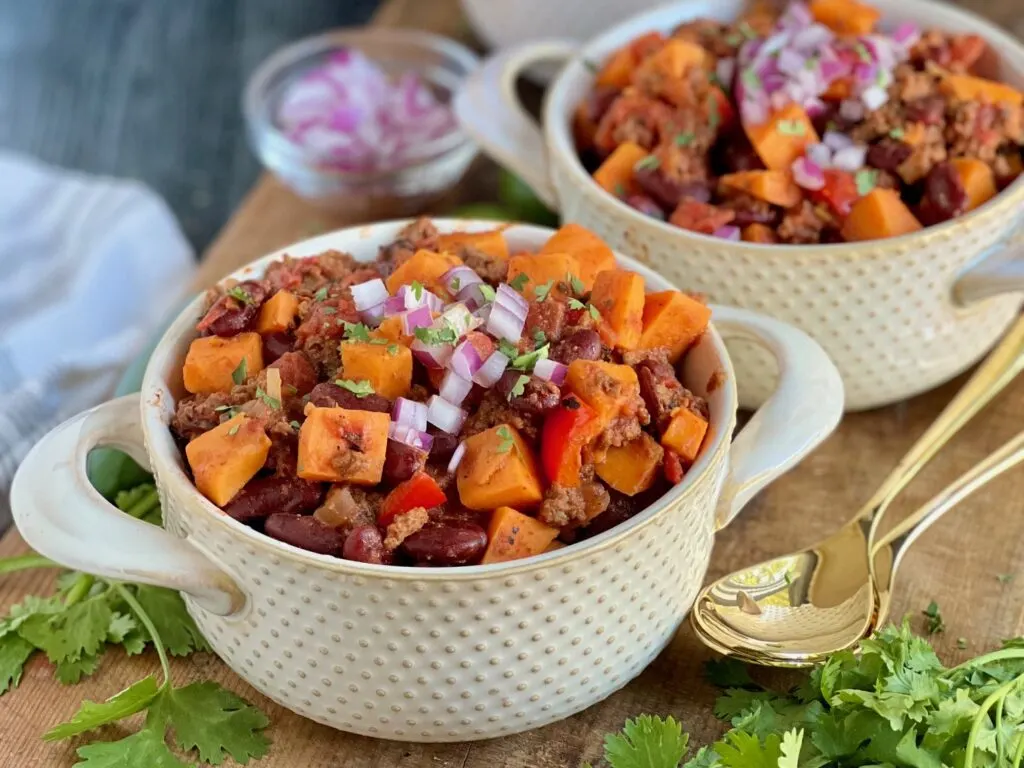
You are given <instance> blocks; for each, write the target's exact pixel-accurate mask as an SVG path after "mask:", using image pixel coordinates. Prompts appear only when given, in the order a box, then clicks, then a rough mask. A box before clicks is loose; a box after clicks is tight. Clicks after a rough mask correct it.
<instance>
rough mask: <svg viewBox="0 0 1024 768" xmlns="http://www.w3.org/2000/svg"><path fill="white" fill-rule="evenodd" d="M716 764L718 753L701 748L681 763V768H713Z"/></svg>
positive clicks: (707, 748)
mask: <svg viewBox="0 0 1024 768" xmlns="http://www.w3.org/2000/svg"><path fill="white" fill-rule="evenodd" d="M718 764H719V762H718V753H717V752H715V750H713V749H711V747H701V748H700V749H698V750H697V751H696V752H695V753H694V754H693V757H691V758H690V759H689V760H687V761H686V762H685V763H683V768H715V766H716V765H718Z"/></svg>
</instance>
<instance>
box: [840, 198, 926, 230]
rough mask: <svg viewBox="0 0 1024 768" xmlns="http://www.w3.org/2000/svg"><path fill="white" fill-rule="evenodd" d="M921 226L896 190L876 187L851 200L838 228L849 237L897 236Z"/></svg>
mask: <svg viewBox="0 0 1024 768" xmlns="http://www.w3.org/2000/svg"><path fill="white" fill-rule="evenodd" d="M919 229H921V222H919V221H918V220H917V219H916V218H914V214H912V213H911V212H910V209H909V208H907V206H906V204H905V203H904V202H903V201H902V200H901V199H900V195H899V193H898V192H896V191H895V190H892V189H883V188H882V187H875V188H874V189H872V190H871V191H870V192H868V193H867V194H866V195H864V197H862V198H861V199H860V200H858V201H857V202H856V203H854V204H853V207H852V208H851V209H850V214H849V215H848V216H847V217H846V221H844V222H843V226H842V228H841V229H840V232H841V233H842V235H843V237H844V238H846V239H847V240H850V241H856V240H878V239H881V238H883V237H896V236H897V235H905V234H907V233H909V232H916V231H917V230H919Z"/></svg>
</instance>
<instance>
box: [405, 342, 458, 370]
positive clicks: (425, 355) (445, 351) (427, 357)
mask: <svg viewBox="0 0 1024 768" xmlns="http://www.w3.org/2000/svg"><path fill="white" fill-rule="evenodd" d="M411 349H412V356H413V357H415V358H416V359H417V360H419V361H420V363H422V364H423V365H425V366H426V367H427V368H434V369H438V368H444V367H445V365H447V364H448V361H449V360H450V359H451V357H452V352H453V351H454V350H455V348H454V347H452V345H451V344H427V343H426V342H425V341H420V340H419V339H413V342H412V346H411Z"/></svg>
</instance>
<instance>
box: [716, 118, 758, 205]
mask: <svg viewBox="0 0 1024 768" xmlns="http://www.w3.org/2000/svg"><path fill="white" fill-rule="evenodd" d="M713 164H714V167H715V168H720V169H721V170H722V171H724V172H725V173H739V172H740V171H759V170H761V169H763V168H764V163H763V162H761V157H760V156H759V155H758V154H757V151H756V150H755V149H754V146H753V145H752V144H751V143H750V140H749V139H748V138H747V135H746V134H745V133H744V132H743V131H732V132H730V133H729V134H727V135H726V136H724V137H722V139H721V140H720V141H719V142H717V143H716V144H715V147H714V150H713ZM702 202H707V201H706V200H703V201H702Z"/></svg>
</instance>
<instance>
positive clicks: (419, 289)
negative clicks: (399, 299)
mask: <svg viewBox="0 0 1024 768" xmlns="http://www.w3.org/2000/svg"><path fill="white" fill-rule="evenodd" d="M409 291H410V292H411V293H412V297H413V298H414V299H416V301H422V300H423V283H421V282H420V281H419V280H413V281H412V283H411V284H410V285H409Z"/></svg>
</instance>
